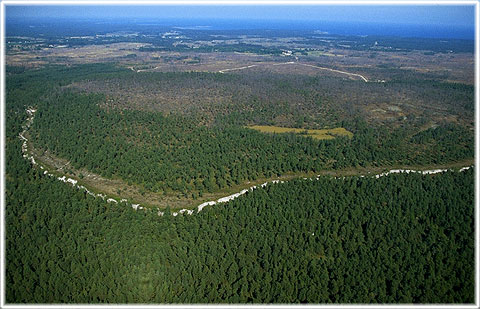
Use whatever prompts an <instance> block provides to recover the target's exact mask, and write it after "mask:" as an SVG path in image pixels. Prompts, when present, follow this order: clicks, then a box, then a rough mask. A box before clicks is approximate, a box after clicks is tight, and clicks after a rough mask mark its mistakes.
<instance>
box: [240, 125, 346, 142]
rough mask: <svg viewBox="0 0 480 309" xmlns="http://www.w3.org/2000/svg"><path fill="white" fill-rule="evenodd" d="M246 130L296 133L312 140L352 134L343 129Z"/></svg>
mask: <svg viewBox="0 0 480 309" xmlns="http://www.w3.org/2000/svg"><path fill="white" fill-rule="evenodd" d="M248 128H250V129H253V130H257V131H260V132H264V133H296V134H301V135H306V136H311V137H312V138H314V139H319V140H324V139H334V138H335V136H347V137H350V138H351V137H352V136H353V133H352V132H349V131H347V130H346V129H345V128H334V129H321V130H306V129H298V128H283V127H276V126H248Z"/></svg>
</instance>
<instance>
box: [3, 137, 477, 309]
mask: <svg viewBox="0 0 480 309" xmlns="http://www.w3.org/2000/svg"><path fill="white" fill-rule="evenodd" d="M19 152H20V142H19V141H17V140H12V139H10V140H9V141H8V146H7V152H6V155H7V160H8V161H7V162H8V165H7V173H6V179H7V185H6V207H5V210H6V222H7V225H6V250H7V251H6V277H5V278H6V279H5V280H6V287H7V290H6V300H7V302H8V303H472V302H473V301H474V220H473V218H474V175H473V171H472V169H470V170H468V171H466V172H460V173H459V172H448V173H445V174H439V175H426V176H421V175H416V174H399V175H390V176H388V177H381V178H379V179H375V178H359V177H347V178H345V179H343V180H342V179H333V178H331V177H322V178H320V179H319V180H315V181H312V180H296V181H293V182H290V183H284V184H275V185H269V186H267V187H265V188H262V189H258V190H255V191H253V192H250V193H248V194H246V195H244V196H242V197H241V198H238V199H236V200H234V201H232V202H229V203H227V204H222V205H218V206H216V207H211V208H206V209H205V210H204V211H202V212H201V213H198V214H196V215H194V216H178V217H173V216H170V215H168V210H167V214H166V215H164V216H162V217H159V216H156V215H153V214H152V213H150V212H142V211H134V210H132V209H131V208H125V207H119V206H117V205H112V204H107V203H106V202H104V201H102V200H101V199H95V198H92V197H90V196H88V195H86V194H84V193H83V192H81V191H77V190H75V189H73V188H71V187H70V186H67V185H65V184H63V183H60V182H58V181H56V180H55V179H51V178H47V177H43V175H41V174H40V173H39V172H38V171H36V170H35V169H32V167H31V166H30V164H29V162H27V161H25V160H23V159H22V158H21V156H20V155H19Z"/></svg>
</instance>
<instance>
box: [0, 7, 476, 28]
mask: <svg viewBox="0 0 480 309" xmlns="http://www.w3.org/2000/svg"><path fill="white" fill-rule="evenodd" d="M474 8H475V7H474V6H473V5H463V6H453V5H428V6H418V5H383V6H373V5H360V6H359V5H357V6H352V5H343V6H341V5H337V6H327V5H315V6H299V5H295V6H292V5H269V6H260V5H250V6H247V5H245V6H232V5H224V6H206V5H203V6H198V5H197V6H172V5H169V6H159V5H157V6H131V5H128V6H127V5H124V6H117V5H115V6H113V5H109V6H87V5H83V6H69V5H63V6H45V5H44V6H32V5H22V6H13V5H6V17H7V19H29V18H38V17H42V18H45V17H47V18H54V17H63V18H149V19H153V18H155V19H156V18H158V19H161V18H186V19H190V18H202V19H209V18H211V19H215V18H222V19H232V20H235V19H237V20H238V19H261V20H296V21H312V20H317V21H318V20H323V21H337V22H375V23H389V24H397V23H398V24H424V25H443V26H450V25H452V26H470V27H473V25H474V23H475V14H474V12H475V9H474Z"/></svg>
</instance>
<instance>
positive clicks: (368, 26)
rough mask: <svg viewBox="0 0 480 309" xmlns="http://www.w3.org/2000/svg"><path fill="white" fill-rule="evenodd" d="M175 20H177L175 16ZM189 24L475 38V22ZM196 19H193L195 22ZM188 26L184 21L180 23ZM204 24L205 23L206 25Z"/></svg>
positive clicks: (233, 28)
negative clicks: (431, 23) (455, 23)
mask: <svg viewBox="0 0 480 309" xmlns="http://www.w3.org/2000/svg"><path fill="white" fill-rule="evenodd" d="M177 22H180V21H178V20H177ZM181 22H183V23H186V24H189V26H203V27H202V29H211V30H235V29H249V30H253V29H272V30H283V29H285V30H319V31H323V32H328V33H330V34H339V35H380V36H399V37H418V38H436V39H440V38H445V39H467V40H473V39H475V25H474V24H473V23H472V25H471V27H465V26H446V25H429V24H393V23H391V24H385V23H382V24H379V23H346V22H326V21H312V22H305V21H261V20H209V21H206V20H205V21H202V20H197V21H194V20H190V21H186V20H185V21H181ZM195 22H197V23H195ZM184 26H188V25H184ZM205 26H209V27H208V28H206V27H205Z"/></svg>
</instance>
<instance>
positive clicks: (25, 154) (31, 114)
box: [18, 107, 473, 217]
mask: <svg viewBox="0 0 480 309" xmlns="http://www.w3.org/2000/svg"><path fill="white" fill-rule="evenodd" d="M36 111H37V110H36V109H34V108H31V107H30V108H27V110H26V112H27V115H28V118H27V122H26V124H25V126H24V129H23V131H22V132H21V133H20V134H19V136H18V137H19V138H20V139H21V140H22V141H23V143H22V154H23V157H24V158H26V159H27V160H29V161H31V162H32V165H34V166H39V167H40V169H42V170H43V169H44V172H43V174H44V175H47V176H49V177H55V176H54V175H53V174H52V173H49V171H48V170H46V168H45V167H43V166H41V165H39V164H38V163H37V162H36V161H35V159H34V158H33V156H32V155H30V154H29V153H28V139H27V138H26V137H25V133H26V132H27V130H28V129H29V128H30V126H31V124H32V122H33V119H34V117H35V112H36ZM470 168H473V166H466V167H462V168H460V169H459V172H463V171H466V170H468V169H470ZM449 170H450V171H453V170H452V169H434V170H425V171H417V170H408V169H393V170H390V171H388V172H384V173H381V174H376V175H359V177H375V178H377V179H378V178H380V177H384V176H388V175H390V174H398V173H407V174H408V173H421V174H422V175H431V174H437V173H444V172H447V171H449ZM333 178H334V179H345V177H333ZM303 179H304V180H307V179H310V180H312V181H313V180H319V179H320V175H318V176H316V177H313V178H303ZM57 180H59V181H62V182H64V183H70V184H71V185H72V186H73V187H75V188H77V189H79V190H82V191H84V192H86V193H87V194H88V195H91V196H93V197H95V198H97V197H99V198H101V199H103V200H105V199H106V201H107V203H115V204H118V201H117V200H116V199H113V198H107V195H105V194H102V193H97V194H95V193H93V192H91V191H89V190H88V189H87V188H86V187H84V186H82V185H78V180H76V179H72V178H67V177H66V176H65V175H64V176H62V177H57ZM269 183H272V184H277V183H284V181H282V180H278V179H275V180H272V181H269V182H264V183H262V184H261V185H260V187H261V188H264V187H265V186H267V185H268V184H269ZM256 188H257V186H251V187H250V188H248V189H243V190H242V191H240V192H238V193H234V194H232V195H229V196H225V197H222V198H219V199H218V200H216V201H208V202H204V203H202V204H200V205H198V206H197V213H198V212H200V211H202V209H203V208H205V207H206V206H213V205H216V204H218V203H226V202H229V201H232V200H234V199H236V198H238V197H239V196H242V195H244V194H245V193H247V192H249V191H253V190H255V189H256ZM120 203H125V204H127V205H130V206H131V207H132V208H133V209H134V210H141V209H144V208H143V207H142V206H140V204H129V203H128V201H127V199H121V200H120ZM157 210H158V212H157V215H158V216H163V215H164V212H163V211H160V209H159V208H157ZM194 212H195V211H194V210H193V209H185V208H184V209H181V210H179V211H178V212H173V213H172V216H174V217H176V216H178V215H180V214H182V215H183V214H188V215H193V214H194Z"/></svg>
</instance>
